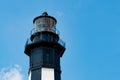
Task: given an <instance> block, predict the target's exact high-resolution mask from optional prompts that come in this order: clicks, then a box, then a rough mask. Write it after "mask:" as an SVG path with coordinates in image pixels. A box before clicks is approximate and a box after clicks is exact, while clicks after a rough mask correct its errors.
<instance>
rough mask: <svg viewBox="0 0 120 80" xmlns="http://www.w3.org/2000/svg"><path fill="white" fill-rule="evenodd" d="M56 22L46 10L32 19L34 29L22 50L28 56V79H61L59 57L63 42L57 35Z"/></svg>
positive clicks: (62, 49) (63, 49) (63, 45)
mask: <svg viewBox="0 0 120 80" xmlns="http://www.w3.org/2000/svg"><path fill="white" fill-rule="evenodd" d="M56 23H57V20H56V19H55V18H54V17H52V16H49V15H48V14H47V12H44V13H43V14H42V15H40V16H38V17H36V18H34V20H33V24H34V29H33V30H32V32H31V36H30V38H29V39H28V40H27V42H26V45H25V51H24V52H25V54H27V55H28V56H29V58H30V68H29V79H30V80H61V68H60V57H62V55H63V53H64V51H65V43H64V42H63V41H62V40H61V39H60V37H59V31H58V30H57V29H56ZM48 78H49V79H48Z"/></svg>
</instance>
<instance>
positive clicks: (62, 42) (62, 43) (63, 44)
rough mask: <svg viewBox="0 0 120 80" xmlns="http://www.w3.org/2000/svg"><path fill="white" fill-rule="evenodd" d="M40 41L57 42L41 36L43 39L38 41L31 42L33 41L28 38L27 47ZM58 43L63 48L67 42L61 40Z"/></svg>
mask: <svg viewBox="0 0 120 80" xmlns="http://www.w3.org/2000/svg"><path fill="white" fill-rule="evenodd" d="M40 41H47V42H55V41H53V40H52V39H49V40H48V39H47V40H45V39H44V38H43V37H42V36H41V38H40V39H38V41H31V39H30V38H28V39H27V41H26V45H29V44H32V43H37V42H40ZM57 43H59V44H60V45H61V46H63V47H65V42H64V41H62V40H61V39H59V40H58V41H57ZM26 45H25V46H26Z"/></svg>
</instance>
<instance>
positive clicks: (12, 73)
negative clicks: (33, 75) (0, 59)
mask: <svg viewBox="0 0 120 80" xmlns="http://www.w3.org/2000/svg"><path fill="white" fill-rule="evenodd" d="M0 80H24V77H23V75H22V74H21V67H20V66H19V65H17V64H16V65H15V66H14V67H12V68H2V69H1V70H0Z"/></svg>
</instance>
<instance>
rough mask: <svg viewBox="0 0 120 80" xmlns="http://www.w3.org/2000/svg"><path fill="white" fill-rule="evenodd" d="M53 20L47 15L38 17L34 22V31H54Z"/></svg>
mask: <svg viewBox="0 0 120 80" xmlns="http://www.w3.org/2000/svg"><path fill="white" fill-rule="evenodd" d="M55 25H56V24H55V20H54V19H52V18H49V17H43V18H39V19H37V20H36V21H35V23H34V28H35V32H39V31H51V32H55V30H56V29H55Z"/></svg>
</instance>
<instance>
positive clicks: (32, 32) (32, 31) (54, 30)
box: [30, 28, 60, 35]
mask: <svg viewBox="0 0 120 80" xmlns="http://www.w3.org/2000/svg"><path fill="white" fill-rule="evenodd" d="M42 31H48V32H53V33H55V34H58V35H60V32H59V30H57V29H49V28H45V29H41V30H40V29H39V30H35V28H33V29H32V30H31V31H30V35H32V34H34V33H37V32H42Z"/></svg>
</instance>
